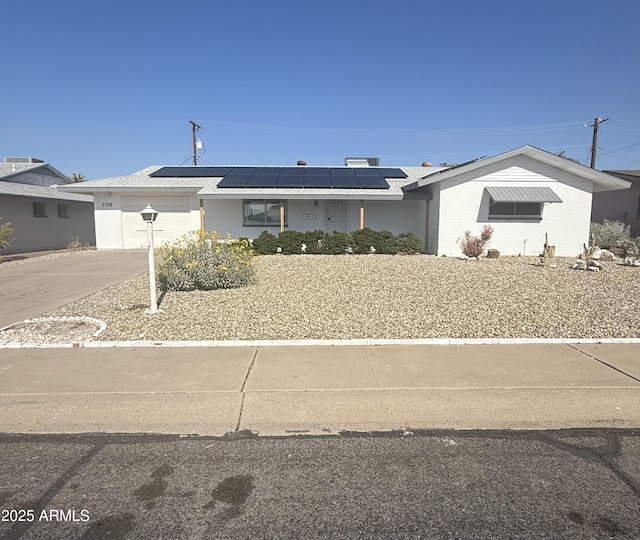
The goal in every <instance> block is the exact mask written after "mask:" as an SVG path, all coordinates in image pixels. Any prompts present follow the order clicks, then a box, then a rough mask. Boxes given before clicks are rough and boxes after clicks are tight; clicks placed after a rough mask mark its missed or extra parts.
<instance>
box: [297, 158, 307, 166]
mask: <svg viewBox="0 0 640 540" xmlns="http://www.w3.org/2000/svg"><path fill="white" fill-rule="evenodd" d="M306 166H307V162H306V161H304V160H303V159H299V160H298V167H306Z"/></svg>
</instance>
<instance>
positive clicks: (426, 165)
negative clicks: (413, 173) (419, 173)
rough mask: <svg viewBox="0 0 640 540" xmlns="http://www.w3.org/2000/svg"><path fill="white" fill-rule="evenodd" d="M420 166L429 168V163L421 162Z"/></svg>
mask: <svg viewBox="0 0 640 540" xmlns="http://www.w3.org/2000/svg"><path fill="white" fill-rule="evenodd" d="M422 166H423V167H431V162H430V161H423V162H422Z"/></svg>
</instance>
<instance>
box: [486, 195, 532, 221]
mask: <svg viewBox="0 0 640 540" xmlns="http://www.w3.org/2000/svg"><path fill="white" fill-rule="evenodd" d="M489 217H490V218H525V219H526V218H528V219H534V218H535V219H540V218H541V217H542V203H539V202H496V201H494V200H493V198H490V199H489Z"/></svg>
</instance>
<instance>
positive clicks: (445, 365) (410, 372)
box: [0, 344, 640, 435]
mask: <svg viewBox="0 0 640 540" xmlns="http://www.w3.org/2000/svg"><path fill="white" fill-rule="evenodd" d="M0 374H1V375H0V432H22V433H32V432H36V433H75V432H152V433H179V434H199V435H224V434H229V433H230V434H233V433H238V432H241V431H243V430H250V431H254V432H258V433H259V434H260V435H286V434H291V433H309V434H337V433H339V432H341V431H381V430H398V429H403V430H411V429H438V428H442V429H449V428H454V429H557V428H565V427H607V426H608V427H640V344H589V345H585V344H582V345H574V344H571V345H559V344H550V345H546V344H545V345H535V344H529V345H467V346H459V347H456V346H429V345H423V346H400V345H398V346H359V347H264V348H251V347H227V348H225V347H209V348H207V347H202V348H200V347H194V348H77V349H0Z"/></svg>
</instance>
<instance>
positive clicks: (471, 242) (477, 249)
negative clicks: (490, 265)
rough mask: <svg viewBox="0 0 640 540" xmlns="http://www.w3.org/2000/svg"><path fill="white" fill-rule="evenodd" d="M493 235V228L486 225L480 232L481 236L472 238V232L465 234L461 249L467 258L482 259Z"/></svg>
mask: <svg viewBox="0 0 640 540" xmlns="http://www.w3.org/2000/svg"><path fill="white" fill-rule="evenodd" d="M492 235H493V227H492V226H491V225H485V226H484V227H482V229H481V231H480V236H471V231H465V232H464V238H463V239H462V241H461V242H460V249H461V250H462V253H464V254H465V255H466V256H467V257H480V256H481V255H482V253H483V252H484V247H485V246H486V245H487V243H488V242H489V240H491V236H492Z"/></svg>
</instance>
